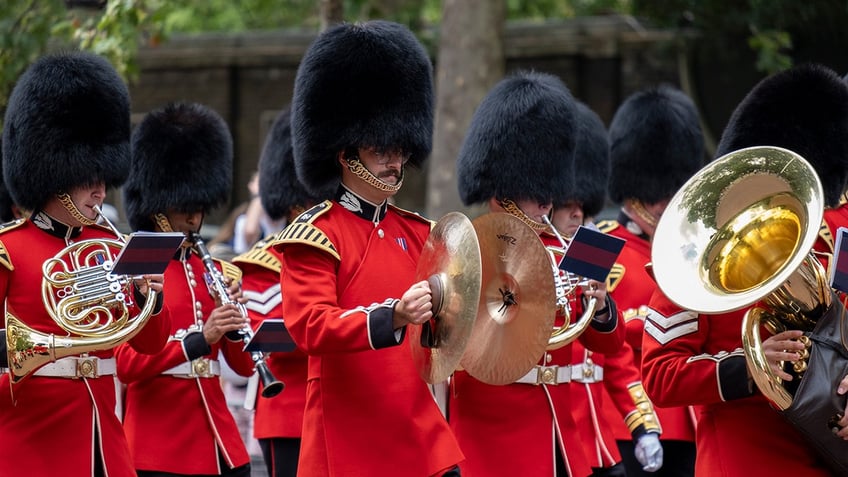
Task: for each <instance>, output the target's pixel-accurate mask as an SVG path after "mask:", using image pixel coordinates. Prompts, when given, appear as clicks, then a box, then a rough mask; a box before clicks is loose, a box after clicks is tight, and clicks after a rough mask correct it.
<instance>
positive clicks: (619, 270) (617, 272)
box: [607, 263, 627, 293]
mask: <svg viewBox="0 0 848 477" xmlns="http://www.w3.org/2000/svg"><path fill="white" fill-rule="evenodd" d="M625 271H627V270H626V269H625V268H624V265H622V264H620V263H614V264H613V266H612V269H611V270H610V272H609V275H607V293H612V291H613V290H615V287H617V286H618V284H619V283H621V280H622V279H623V278H624V272H625Z"/></svg>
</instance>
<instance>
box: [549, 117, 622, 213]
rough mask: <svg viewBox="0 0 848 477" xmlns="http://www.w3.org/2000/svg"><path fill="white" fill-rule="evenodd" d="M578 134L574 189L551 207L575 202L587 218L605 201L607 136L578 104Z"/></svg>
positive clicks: (602, 126) (607, 168)
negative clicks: (580, 206) (578, 203)
mask: <svg viewBox="0 0 848 477" xmlns="http://www.w3.org/2000/svg"><path fill="white" fill-rule="evenodd" d="M577 116H578V118H579V120H578V124H579V133H578V137H577V148H576V152H575V154H574V187H573V188H572V189H571V191H569V194H568V195H567V196H566V197H565V198H564V200H555V201H554V205H563V204H565V203H566V202H569V201H572V200H574V201H577V202H580V203H581V204H582V205H583V207H582V208H583V214H584V215H585V216H586V217H592V216H595V215H598V213H599V212H600V211H601V210H603V208H604V205H605V203H606V200H607V180H609V175H610V169H611V165H610V156H609V136H608V135H607V128H606V126H604V122H603V121H601V118H600V117H599V116H598V115H597V114H596V113H595V112H594V111H592V110H591V109H590V108H589V107H588V106H586V105H585V104H583V103H581V102H579V101H578V102H577Z"/></svg>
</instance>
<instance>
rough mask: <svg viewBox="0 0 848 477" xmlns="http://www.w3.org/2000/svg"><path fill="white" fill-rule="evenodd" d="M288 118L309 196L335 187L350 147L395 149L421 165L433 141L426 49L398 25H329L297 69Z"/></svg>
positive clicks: (430, 73) (378, 22) (377, 22)
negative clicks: (340, 159)
mask: <svg viewBox="0 0 848 477" xmlns="http://www.w3.org/2000/svg"><path fill="white" fill-rule="evenodd" d="M291 121H292V144H293V146H294V159H295V167H296V171H297V176H298V178H299V179H300V181H301V182H302V183H303V184H304V185H305V186H306V188H307V189H308V190H309V191H310V192H311V193H313V194H316V195H319V194H321V193H322V191H324V190H327V189H328V188H329V189H333V190H335V189H336V188H337V187H338V183H339V180H340V178H341V169H340V165H339V162H338V153H339V152H340V151H343V150H345V149H348V148H356V147H360V146H371V147H376V148H385V149H391V148H400V149H402V150H403V151H404V152H405V153H408V154H410V159H409V163H408V164H409V165H412V166H415V167H418V166H420V165H421V164H423V162H424V160H425V159H426V158H427V156H428V155H429V154H430V149H431V148H432V143H433V137H432V136H433V71H432V65H431V64H430V59H429V57H428V56H427V52H426V51H425V50H424V47H423V46H422V45H421V43H419V42H418V40H417V39H416V38H415V36H414V35H413V34H412V32H410V31H409V29H407V28H406V27H405V26H402V25H399V24H397V23H392V22H387V21H381V20H375V21H370V22H366V23H360V24H339V25H336V26H333V27H330V28H329V29H327V30H326V31H324V32H323V33H322V34H321V35H319V36H318V38H317V39H316V40H315V41H314V42H313V43H312V45H310V46H309V48H308V49H307V51H306V54H305V55H304V57H303V59H302V61H301V63H300V67H299V68H298V70H297V77H296V78H295V85H294V99H293V101H292V117H291Z"/></svg>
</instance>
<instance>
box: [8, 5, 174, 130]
mask: <svg viewBox="0 0 848 477" xmlns="http://www.w3.org/2000/svg"><path fill="white" fill-rule="evenodd" d="M168 3H169V2H168V1H167V0H110V1H109V2H108V4H107V6H106V8H104V9H103V10H99V11H90V10H81V9H70V10H69V9H67V8H66V7H65V4H64V2H63V0H17V1H8V2H0V113H3V112H5V109H6V104H7V101H8V97H9V94H10V93H11V90H12V87H13V86H14V83H15V81H17V79H18V77H19V76H20V75H21V73H23V71H24V70H25V69H26V68H27V66H28V65H29V64H30V63H32V62H33V61H34V60H35V59H36V58H38V57H39V56H41V55H43V54H44V53H45V52H47V51H50V50H61V49H82V50H86V51H92V52H95V53H98V54H100V55H103V56H105V57H106V58H108V59H109V60H110V61H111V62H112V64H113V65H114V66H115V69H117V70H118V72H119V73H120V74H121V75H122V76H123V77H124V78H125V79H127V80H129V79H132V78H133V77H134V76H135V75H136V74H137V68H136V65H135V61H134V58H135V53H136V51H137V50H138V46H139V45H140V44H142V43H149V44H157V43H159V42H160V41H162V38H163V36H164V35H165V33H166V32H165V30H164V22H163V19H164V18H165V17H166V16H167V15H168V12H169V10H168V7H167V6H168ZM0 118H2V114H0ZM0 126H2V119H0Z"/></svg>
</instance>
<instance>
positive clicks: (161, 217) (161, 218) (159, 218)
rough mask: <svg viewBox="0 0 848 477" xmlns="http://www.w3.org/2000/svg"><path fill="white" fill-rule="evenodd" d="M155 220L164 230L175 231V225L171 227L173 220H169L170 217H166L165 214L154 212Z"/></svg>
mask: <svg viewBox="0 0 848 477" xmlns="http://www.w3.org/2000/svg"><path fill="white" fill-rule="evenodd" d="M153 220H155V221H156V225H157V226H158V227H159V230H161V231H162V232H173V231H174V229H173V227H171V222H169V221H168V217H165V214H153Z"/></svg>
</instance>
